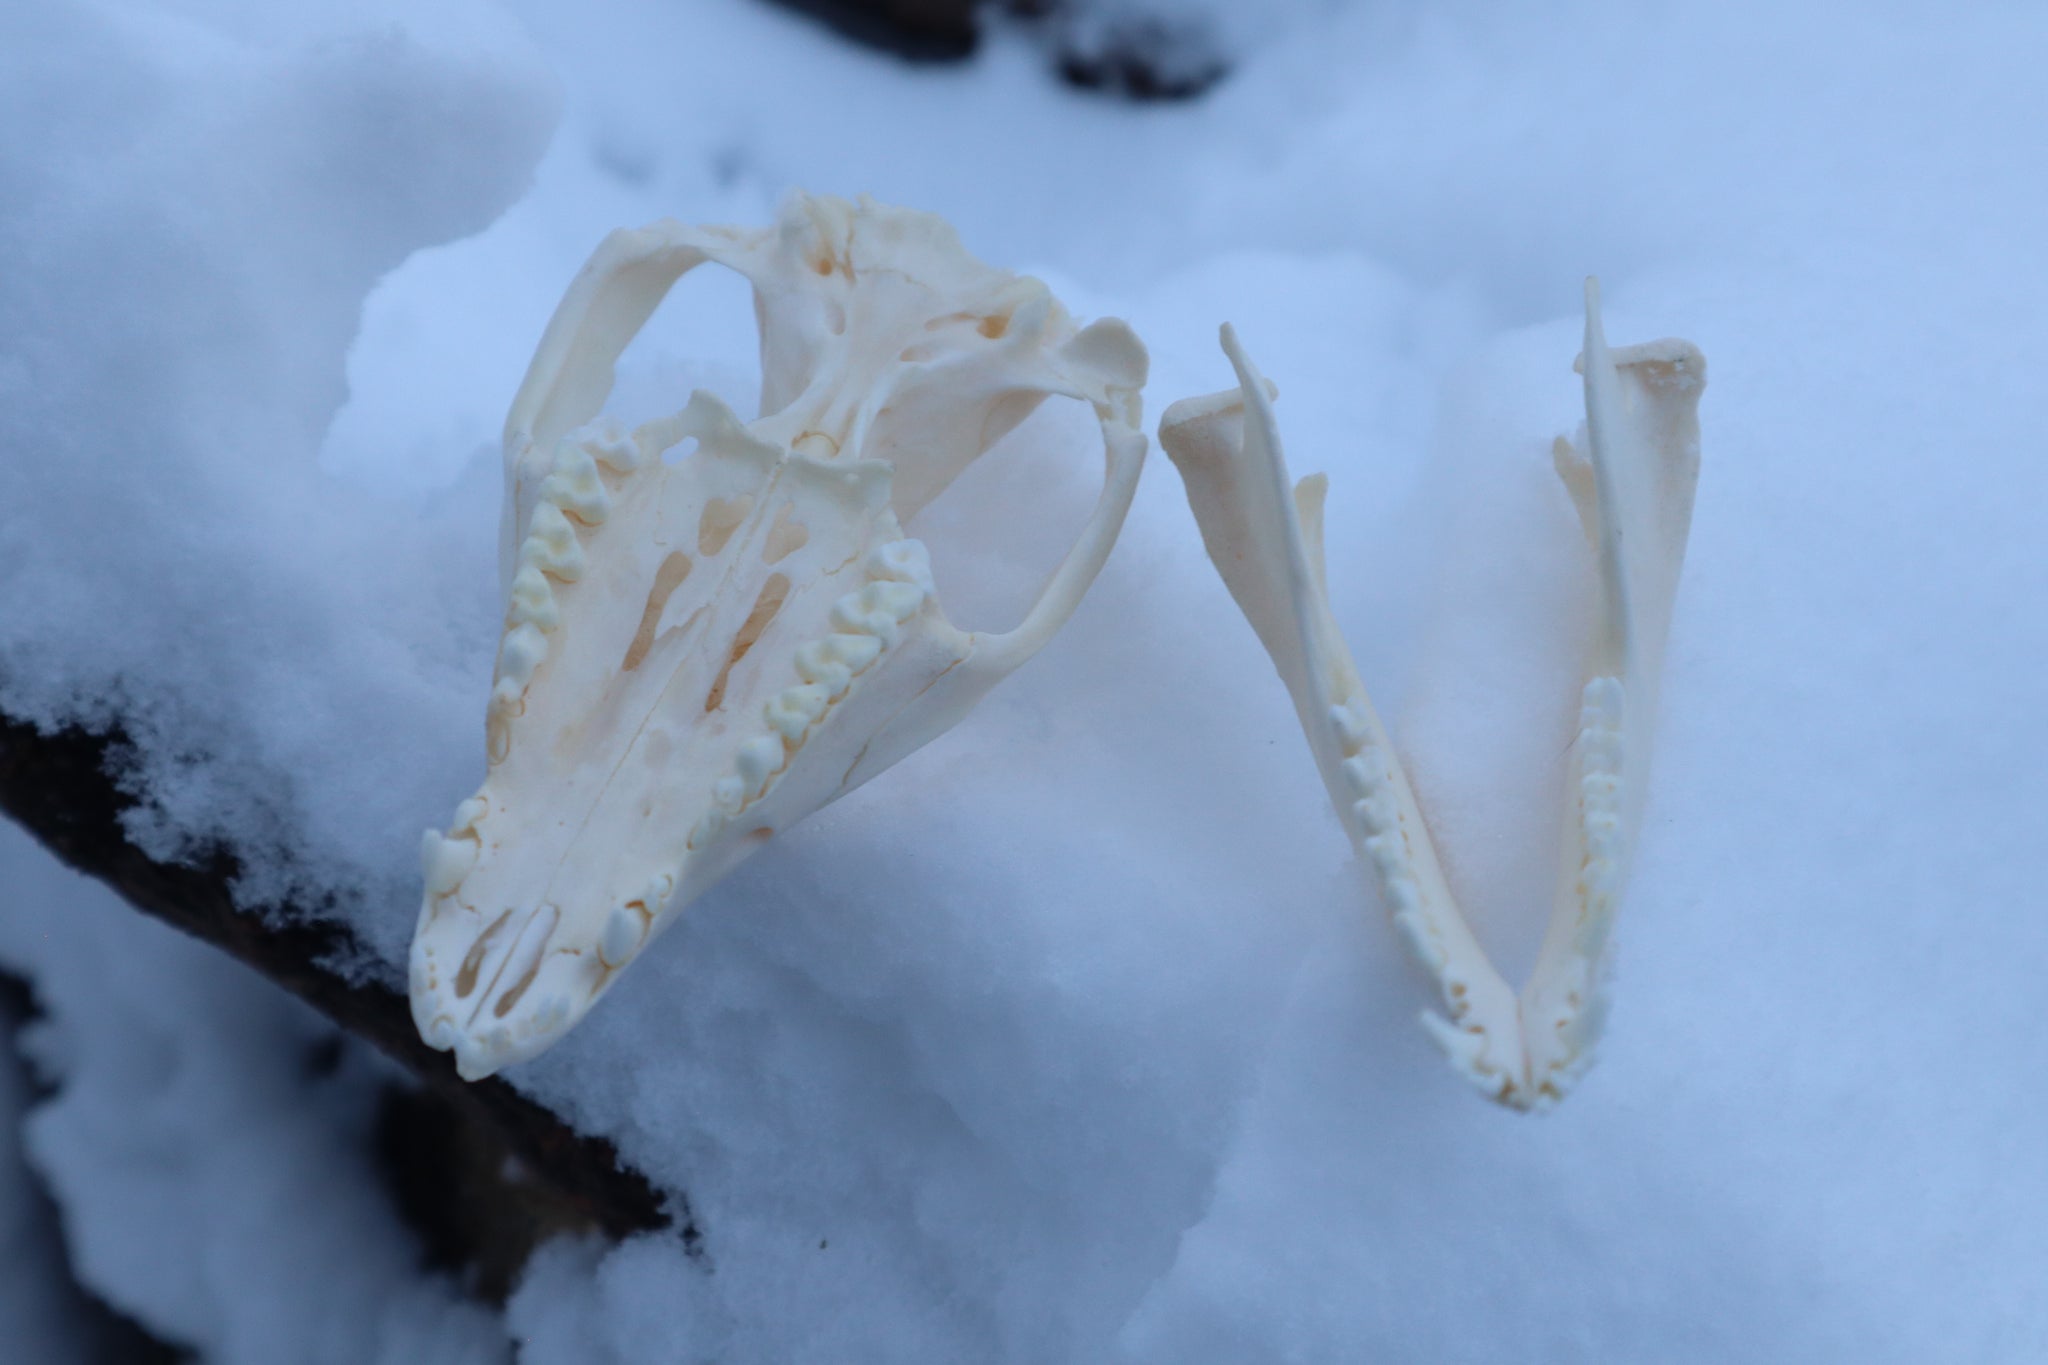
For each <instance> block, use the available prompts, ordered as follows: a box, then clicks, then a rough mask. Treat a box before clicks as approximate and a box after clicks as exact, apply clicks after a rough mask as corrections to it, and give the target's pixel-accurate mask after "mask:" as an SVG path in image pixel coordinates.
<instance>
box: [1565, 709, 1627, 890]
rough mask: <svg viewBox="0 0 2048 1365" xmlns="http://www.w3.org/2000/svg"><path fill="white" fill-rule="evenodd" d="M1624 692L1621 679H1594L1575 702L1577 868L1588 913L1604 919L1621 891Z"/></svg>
mask: <svg viewBox="0 0 2048 1365" xmlns="http://www.w3.org/2000/svg"><path fill="white" fill-rule="evenodd" d="M1624 701H1625V693H1624V692H1623V691H1622V686H1621V680H1620V679H1619V678H1613V677H1600V678H1594V679H1592V680H1591V681H1589V682H1588V683H1587V684H1586V688H1585V692H1584V693H1583V695H1582V698H1581V702H1580V706H1579V741H1578V746H1577V748H1578V754H1579V829H1580V836H1581V841H1582V844H1583V847H1584V850H1585V862H1584V864H1583V865H1582V866H1581V868H1580V871H1579V879H1580V884H1581V886H1582V887H1583V888H1584V890H1585V905H1586V909H1587V911H1588V914H1589V917H1590V918H1591V919H1592V920H1593V921H1594V922H1596V923H1598V922H1604V920H1605V917H1606V915H1607V914H1608V913H1609V912H1611V911H1612V910H1613V908H1614V903H1615V900H1616V899H1617V898H1618V896H1619V895H1620V892H1621V866H1622V862H1623V859H1624V858H1625V856H1626V853H1627V850H1626V849H1625V848H1624V847H1623V846H1622V832H1621V798H1622V772H1621V768H1622V758H1623V751H1624V741H1623V732H1622V715H1623V703H1624Z"/></svg>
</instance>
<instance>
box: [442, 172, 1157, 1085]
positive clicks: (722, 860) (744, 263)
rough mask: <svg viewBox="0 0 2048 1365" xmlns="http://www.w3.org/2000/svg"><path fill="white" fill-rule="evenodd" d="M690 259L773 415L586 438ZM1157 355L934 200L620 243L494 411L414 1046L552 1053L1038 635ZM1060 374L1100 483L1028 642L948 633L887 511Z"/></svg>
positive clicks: (1134, 447)
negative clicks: (483, 694) (468, 791)
mask: <svg viewBox="0 0 2048 1365" xmlns="http://www.w3.org/2000/svg"><path fill="white" fill-rule="evenodd" d="M866 243H877V244H878V245H874V246H869V247H866V248H865V249H866V250H868V251H871V252H873V253H874V256H873V257H864V256H863V255H862V254H861V253H862V251H863V249H864V247H863V244H866ZM705 260H712V261H718V262H720V263H723V264H727V265H730V266H732V267H733V268H735V269H737V270H740V271H741V272H742V273H744V274H746V275H747V276H748V277H749V278H750V279H751V280H753V282H754V284H755V287H756V293H757V299H759V300H761V306H760V308H759V309H758V311H759V312H760V313H761V315H762V317H763V328H764V334H763V363H764V370H765V371H766V374H765V377H764V403H765V402H766V401H768V399H769V398H774V399H776V400H777V401H778V402H779V406H778V407H777V408H776V409H775V410H774V411H773V412H770V413H769V414H767V415H766V416H764V417H762V418H760V419H758V420H756V421H754V422H752V423H745V424H743V423H742V422H740V421H739V419H738V418H736V417H735V416H734V415H733V414H732V413H731V412H730V411H729V410H728V409H726V408H725V406H724V405H723V404H722V403H720V402H719V401H718V400H717V399H716V398H714V397H712V396H710V395H709V394H705V393H698V394H696V395H695V396H694V397H692V399H691V400H690V403H689V404H688V406H687V407H686V408H684V410H683V411H682V412H680V413H678V414H676V415H674V416H672V417H667V418H662V419H659V420H657V421H654V422H649V423H647V424H645V425H643V426H641V427H639V428H637V429H635V430H632V431H624V430H621V429H619V428H617V427H614V426H609V425H602V424H600V425H588V424H589V423H590V422H591V419H592V418H593V417H595V415H596V409H597V407H598V406H599V405H600V404H601V403H602V402H603V399H604V396H605V393H606V392H607V391H608V390H609V387H610V379H611V369H612V366H613V364H614V363H615V362H616V360H617V358H618V355H619V354H620V352H621V351H622V350H623V349H624V347H625V345H626V343H627V342H628V341H629V340H630V339H631V336H632V334H633V332H634V331H636V330H637V327H638V323H639V321H644V320H645V318H646V317H647V316H648V314H650V313H651V312H652V310H653V307H654V305H655V304H656V303H658V302H659V300H660V298H661V296H662V295H663V294H664V293H666V291H667V289H668V288H669V287H670V286H671V285H672V284H673V283H674V281H675V279H676V278H677V277H678V276H680V275H681V274H682V273H683V271H684V270H687V269H689V268H690V267H691V266H693V265H695V264H697V263H699V262H701V261H705ZM820 265H823V266H824V267H826V268H824V269H820V268H819V266H820ZM927 276H928V277H929V280H930V282H929V283H927V284H920V283H919V280H920V279H922V278H925V277H927ZM814 304H815V305H816V308H815V309H813V313H815V314H816V316H813V315H812V313H807V312H806V311H805V310H806V309H807V308H811V307H812V305H814ZM835 309H836V310H837V312H836V314H834V313H833V311H832V310H835ZM835 316H836V319H837V323H838V327H839V330H837V331H834V330H833V329H832V327H831V326H829V325H823V324H820V325H816V326H813V325H812V324H813V323H816V322H817V321H818V319H819V318H826V319H828V320H829V319H831V318H833V317H835ZM992 318H994V319H998V320H999V324H1000V325H999V324H998V322H992V321H991V319H992ZM622 320H623V322H622ZM913 343H914V344H915V347H916V348H918V349H916V350H913V349H912V344H913ZM913 355H914V356H916V358H915V359H911V358H909V357H912V356H913ZM1144 370H1145V356H1144V350H1143V348H1142V347H1141V346H1139V344H1138V342H1137V339H1136V338H1135V337H1134V336H1132V335H1131V334H1130V332H1129V330H1128V329H1127V328H1124V327H1123V325H1122V324H1121V323H1117V322H1113V321H1111V322H1104V323H1097V324H1095V325H1094V326H1091V327H1089V328H1086V329H1081V330H1078V331H1077V330H1076V329H1075V328H1074V326H1073V325H1072V324H1071V323H1070V322H1068V321H1067V319H1066V316H1065V313H1064V311H1063V310H1060V309H1059V307H1058V305H1057V303H1055V302H1053V301H1052V300H1051V298H1050V296H1049V295H1047V294H1046V293H1045V290H1044V286H1042V285H1040V284H1038V283H1037V282H1036V281H1034V280H1028V279H1022V278H1020V277H1017V276H1013V275H1009V274H1008V273H1007V272H1001V271H994V270H990V269H989V268H988V267H986V266H982V265H981V264H980V263H978V262H975V261H974V260H973V259H972V258H971V257H968V256H966V254H965V253H964V252H962V251H960V249H959V246H958V243H957V242H956V241H954V240H953V239H952V236H951V232H950V229H947V228H945V227H944V225H943V224H941V223H939V222H938V220H936V219H931V218H929V217H928V216H926V215H922V214H914V213H909V212H906V211H903V210H895V209H884V208H881V207H880V206H876V205H873V204H869V203H865V202H863V203H862V204H860V205H858V206H852V205H847V204H844V203H841V202H839V201H836V200H817V199H806V198H803V197H801V196H799V197H797V198H796V199H793V200H792V201H791V203H790V205H788V206H787V207H786V208H785V210H784V214H783V221H782V222H781V223H780V224H779V225H778V227H777V228H776V229H773V230H769V231H766V232H760V233H752V234H748V233H741V232H736V231H733V230H730V229H702V230H699V229H689V228H683V227H679V226H677V225H674V224H663V225H657V226H656V227H654V228H650V229H645V230H642V231H641V232H637V233H615V234H613V236H612V238H610V239H608V240H607V242H606V243H605V244H604V246H602V247H600V249H599V251H598V253H597V254H596V256H594V257H593V258H592V261H591V263H590V264H589V265H588V266H586V267H585V270H584V272H583V274H582V275H581V276H579V277H578V279H577V281H576V283H575V284H574V285H572V286H571V289H570V291H569V294H568V296H567V297H566V298H565V299H564V301H563V304H562V306H561V308H560V309H559V310H558V311H557V314H556V317H555V320H554V321H553V322H552V323H551V324H550V326H549V329H548V332H547V335H546V336H545V337H544V338H543V340H542V343H541V349H540V352H539V354H538V355H537V356H536V358H535V361H534V365H533V368H532V369H531V370H530V371H529V373H528V377H527V381H526V383H525V385H524V386H523V387H522V389H521V391H520V394H519V396H518V397H517V398H516V399H515V400H514V404H513V413H512V418H511V420H510V421H509V422H508V424H507V438H506V454H507V461H508V489H507V534H506V536H505V538H504V544H505V566H504V567H505V578H506V601H507V609H506V630H505V635H504V638H503V643H502V644H501V647H500V650H499V659H498V668H497V676H496V678H495V680H494V683H493V687H492V692H491V699H490V704H489V708H488V713H487V725H486V731H487V740H488V746H487V747H488V754H489V759H490V769H489V773H488V776H487V777H486V779H485V781H484V784H483V787H482V789H481V790H480V791H478V793H477V794H476V796H475V797H473V798H471V799H470V800H469V801H466V802H464V803H463V804H462V806H461V807H460V808H459V809H458V811H457V814H456V819H455V821H454V822H453V824H452V826H451V827H450V828H449V829H448V830H447V831H446V832H437V833H430V834H429V835H428V836H427V838H426V840H425V842H424V846H423V852H422V864H423V870H424V874H425V881H426V894H425V899H424V903H423V905H422V907H421V911H420V920H419V927H418V930H417V932H416V934H415V937H414V943H413V952H412V967H411V973H412V980H411V988H412V990H411V993H412V1004H413V1012H414V1018H415V1022H416V1023H417V1024H418V1027H419V1029H420V1033H421V1036H422V1037H423V1038H425V1039H426V1041H427V1042H428V1043H429V1044H431V1045H432V1046H434V1047H437V1048H450V1049H453V1051H454V1052H455V1054H456V1064H457V1067H458V1070H459V1071H460V1072H461V1074H462V1075H463V1076H465V1077H467V1078H470V1079H475V1078H478V1077H481V1076H485V1075H489V1074H491V1073H492V1072H494V1071H496V1070H498V1069H499V1068H501V1067H503V1066H506V1065H509V1064H512V1063H515V1062H518V1061H521V1060H524V1059H526V1058H529V1057H532V1056H534V1055H535V1054H537V1053H539V1052H540V1051H542V1050H544V1049H545V1048H547V1047H548V1046H549V1045H550V1044H552V1043H553V1042H554V1041H555V1040H557V1039H558V1038H560V1037H561V1036H562V1034H563V1033H565V1032H567V1031H568V1029H570V1028H571V1027H572V1026H573V1025H574V1024H575V1023H576V1022H577V1021H578V1020H580V1019H581V1018H582V1017H583V1015H584V1014H585V1013H586V1012H587V1011H588V1010H589V1009H590V1007H591V1006H592V1004H594V1003H595V1001H596V1000H597V999H598V997H599V996H601V995H602V994H603V992H604V991H605V990H607V989H608V988H609V987H610V985H611V984H612V982H613V981H614V980H615V979H616V978H617V977H618V975H619V974H620V973H621V972H622V971H623V970H625V969H626V967H627V966H629V965H630V964H631V963H632V962H633V961H634V960H636V959H637V958H638V956H639V955H640V954H641V953H643V952H645V951H646V950H647V948H648V946H649V945H650V944H651V943H652V942H653V941H654V939H655V938H656V937H657V936H658V935H659V934H660V933H661V931H662V930H663V929H664V928H665V927H666V926H667V925H668V924H669V923H671V922H672V921H673V920H674V918H675V916H676V915H677V913H678V912H679V911H680V910H681V909H682V908H683V907H684V906H685V905H687V904H688V903H689V902H690V901H691V900H692V899H694V898H695V897H696V896H698V895H699V894H701V893H702V892H703V891H704V890H705V889H706V888H707V887H709V886H710V885H711V884H712V883H713V882H715V881H717V880H718V879H719V878H720V877H722V876H724V875H725V874H726V873H727V872H728V871H730V870H731V869H732V868H733V867H734V866H735V865H737V864H738V863H739V862H740V861H741V860H743V859H744V858H746V857H747V856H749V855H750V854H752V853H753V852H754V851H756V850H757V849H759V848H760V847H761V846H762V845H763V844H764V843H766V842H767V841H768V840H769V839H770V838H771V837H772V836H773V835H775V834H776V833H778V832H780V831H782V830H784V829H787V828H788V827H789V826H790V825H792V824H794V823H796V822H797V821H799V820H801V819H802V818H803V817H804V816H805V815H807V814H809V813H811V812H812V811H815V810H817V809H818V808H820V807H822V806H824V805H826V804H827V803H829V802H831V801H832V800H834V799H835V798H837V797H838V796H840V795H843V794H844V793H846V792H848V791H850V790H852V789H853V788H855V787H857V786H859V785H860V784H861V783H863V782H865V781H866V780H867V779H868V778H870V777H873V776H874V775H876V774H877V773H879V772H881V771H882V770H884V769H885V768H887V767H889V766H890V765H891V764H893V763H895V762H896V761H897V760H899V759H901V758H902V757H903V756H905V755H906V754H908V753H910V752H912V751H913V750H915V749H916V748H917V747H919V746H920V745H922V744H924V743H925V742H927V741H929V740H930V739H932V738H934V737H935V736H937V735H938V734H940V733H942V732H944V731H945V730H946V729H948V728H950V727H951V726H952V725H953V724H954V723H956V722H957V721H958V720H959V719H960V718H961V717H962V716H963V715H965V713H966V712H967V711H968V710H969V709H970V708H971V707H972V706H973V705H974V703H975V702H976V701H977V700H979V699H980V697H981V696H982V695H983V694H984V693H985V692H986V691H987V690H988V689H989V688H990V687H992V686H993V685H994V684H995V683H996V682H998V681H999V680H1000V679H1001V678H1003V677H1004V676H1006V675H1007V674H1008V673H1009V672H1011V671H1012V670H1014V669H1015V668H1016V667H1017V666H1018V665H1020V664H1021V663H1022V662H1023V661H1024V660H1025V659H1027V658H1029V657H1030V656H1031V654H1033V653H1034V652H1036V650H1037V649H1038V648H1039V647H1040V646H1041V645H1042V644H1043V643H1044V642H1045V640H1046V639H1048V638H1049V637H1050V636H1051V634H1052V633H1053V631H1055V630H1056V629H1057V628H1058V627H1059V625H1060V624H1061V623H1063V622H1064V621H1065V619H1066V617H1067V616H1068V615H1069V614H1071V612H1072V611H1073V609H1074V607H1075V606H1076V605H1077V604H1078V602H1079V599H1080V596H1081V594H1082V593H1083V592H1084V591H1085V590H1086V588H1087V587H1088V585H1089V583H1090V582H1091V581H1092V580H1093V578H1094V575H1095V573H1096V571H1097V570H1098V569H1099V568H1100V567H1101V564H1102V561H1103V559H1104V558H1105V557H1106V556H1107V554H1108V551H1109V548H1110V545H1111V544H1112V543H1113V541H1114V539H1115V536H1116V533H1117V529H1118V527H1119V526H1120V525H1121V522H1122V519H1123V515H1124V512H1125V510H1126V509H1127V508H1128V506H1129V503H1130V498H1131V495H1132V492H1133V490H1134V487H1135V484H1136V479H1137V474H1138V470H1139V466H1140V464H1141V462H1142V460H1143V454H1144V437H1143V436H1142V434H1140V432H1139V430H1138V428H1137V422H1138V420H1139V407H1138V397H1137V389H1138V387H1139V386H1140V385H1142V383H1143V379H1144ZM1048 394H1062V395H1066V396H1069V397H1074V398H1079V399H1082V400H1084V401H1087V402H1088V403H1089V404H1090V405H1091V407H1092V408H1093V409H1094V411H1095V413H1096V416H1097V418H1098V420H1099V422H1100V424H1101V427H1102V430H1103V433H1104V439H1105V443H1106V455H1107V459H1106V475H1105V483H1104V488H1103V493H1102V496H1101V499H1100V500H1099V501H1098V503H1097V506H1096V509H1095V511H1094V513H1093V515H1092V516H1091V518H1090V521H1089V522H1088V524H1087V525H1086V526H1085V527H1084V528H1083V530H1082V532H1081V535H1080V537H1079V539H1078V540H1077V542H1076V543H1075V545H1074V546H1073V548H1072V549H1071V550H1070V551H1069V552H1068V555H1067V558H1066V559H1065V561H1063V562H1062V564H1061V565H1060V566H1059V568H1058V569H1056V570H1055V572H1054V575H1053V577H1052V580H1051V582H1050V583H1049V584H1048V586H1047V588H1046V589H1045V591H1044V593H1043V594H1042V595H1041V597H1040V599H1039V600H1038V602H1037V603H1036V604H1035V605H1034V606H1033V607H1032V609H1031V611H1030V612H1029V613H1027V615H1026V617H1025V620H1024V622H1023V623H1022V624H1021V625H1020V626H1019V627H1018V628H1017V629H1016V630H1013V631H1010V632H1007V633H1003V634H984V633H977V632H968V631H962V630H960V629H957V628H956V627H954V626H953V625H952V624H951V623H950V622H949V621H948V620H947V619H946V617H945V614H944V612H943V611H942V610H941V609H940V606H939V602H938V596H937V586H936V584H935V582H934V579H933V575H932V570H931V565H930V562H929V559H928V557H927V555H926V553H925V550H924V547H923V545H922V544H920V543H919V542H918V541H916V540H913V539H910V538H908V537H906V536H905V535H904V532H903V528H902V526H901V524H900V518H907V517H908V516H909V515H910V514H911V513H912V512H914V511H915V510H916V509H917V507H919V506H922V505H923V503H924V502H926V501H928V500H929V499H930V498H932V497H934V496H937V495H938V494H939V493H940V492H942V491H943V489H944V487H945V486H946V483H947V482H948V481H949V480H950V479H951V478H952V477H953V476H954V475H956V474H957V473H958V472H959V470H960V469H961V468H964V467H965V466H966V464H968V463H969V462H971V461H972V460H973V459H974V458H975V457H976V456H978V455H980V454H981V453H982V452H983V451H984V450H985V449H986V448H987V446H988V445H990V444H992V443H993V442H994V441H995V440H996V439H999V438H1000V437H1001V435H1002V434H1003V433H1004V432H1005V431H1007V430H1008V429H1009V428H1010V427H1011V426H1014V425H1015V423H1016V421H1018V420H1021V418H1022V416H1023V415H1025V414H1026V413H1028V412H1029V410H1030V408H1031V407H1032V406H1033V405H1034V404H1035V403H1036V402H1038V401H1039V400H1041V399H1043V398H1044V397H1045V396H1047V395H1048ZM903 414H910V415H912V416H914V417H916V418H917V421H916V423H915V424H914V425H913V426H910V427H905V426H904V421H905V420H906V419H905V418H904V417H903V416H902V415H903ZM892 421H894V422H895V423H896V425H895V426H891V425H890V424H891V422H892ZM691 440H694V441H695V443H696V445H695V449H694V450H693V451H691V452H690V453H688V454H687V455H685V456H684V457H683V458H681V459H680V460H678V461H676V462H675V463H670V462H668V461H667V460H666V459H665V458H664V455H665V453H667V452H669V451H671V450H674V449H675V448H676V447H678V446H679V445H681V444H683V443H684V442H687V441H691ZM812 452H815V453H812ZM870 452H873V454H871V453H870ZM883 457H886V458H883Z"/></svg>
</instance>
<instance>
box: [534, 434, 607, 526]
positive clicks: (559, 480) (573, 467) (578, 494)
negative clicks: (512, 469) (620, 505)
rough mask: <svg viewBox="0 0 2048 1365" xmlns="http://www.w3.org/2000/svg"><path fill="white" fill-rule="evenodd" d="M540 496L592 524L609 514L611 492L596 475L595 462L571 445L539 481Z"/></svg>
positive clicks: (594, 524) (542, 499)
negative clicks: (553, 470) (549, 471)
mask: <svg viewBox="0 0 2048 1365" xmlns="http://www.w3.org/2000/svg"><path fill="white" fill-rule="evenodd" d="M540 496H541V501H543V502H549V503H553V504H554V505H555V506H557V507H559V508H561V509H562V510H563V511H564V512H567V513H570V514H572V515H574V516H575V518H576V519H577V520H578V521H582V522H586V523H588V524H589V525H592V526H600V525H602V524H603V523H604V519H605V518H606V517H608V516H610V515H611V510H612V495H611V494H610V493H608V492H606V491H605V487H604V482H603V480H601V479H599V478H598V476H597V464H596V462H595V461H593V460H592V459H591V458H590V456H589V454H588V453H586V452H585V451H583V450H580V449H575V448H573V447H572V448H571V449H570V450H568V451H565V452H564V453H563V455H562V457H561V459H560V460H559V461H558V462H557V463H556V465H555V472H554V473H552V474H550V475H548V476H547V477H546V478H545V479H543V480H541V485H540Z"/></svg>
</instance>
